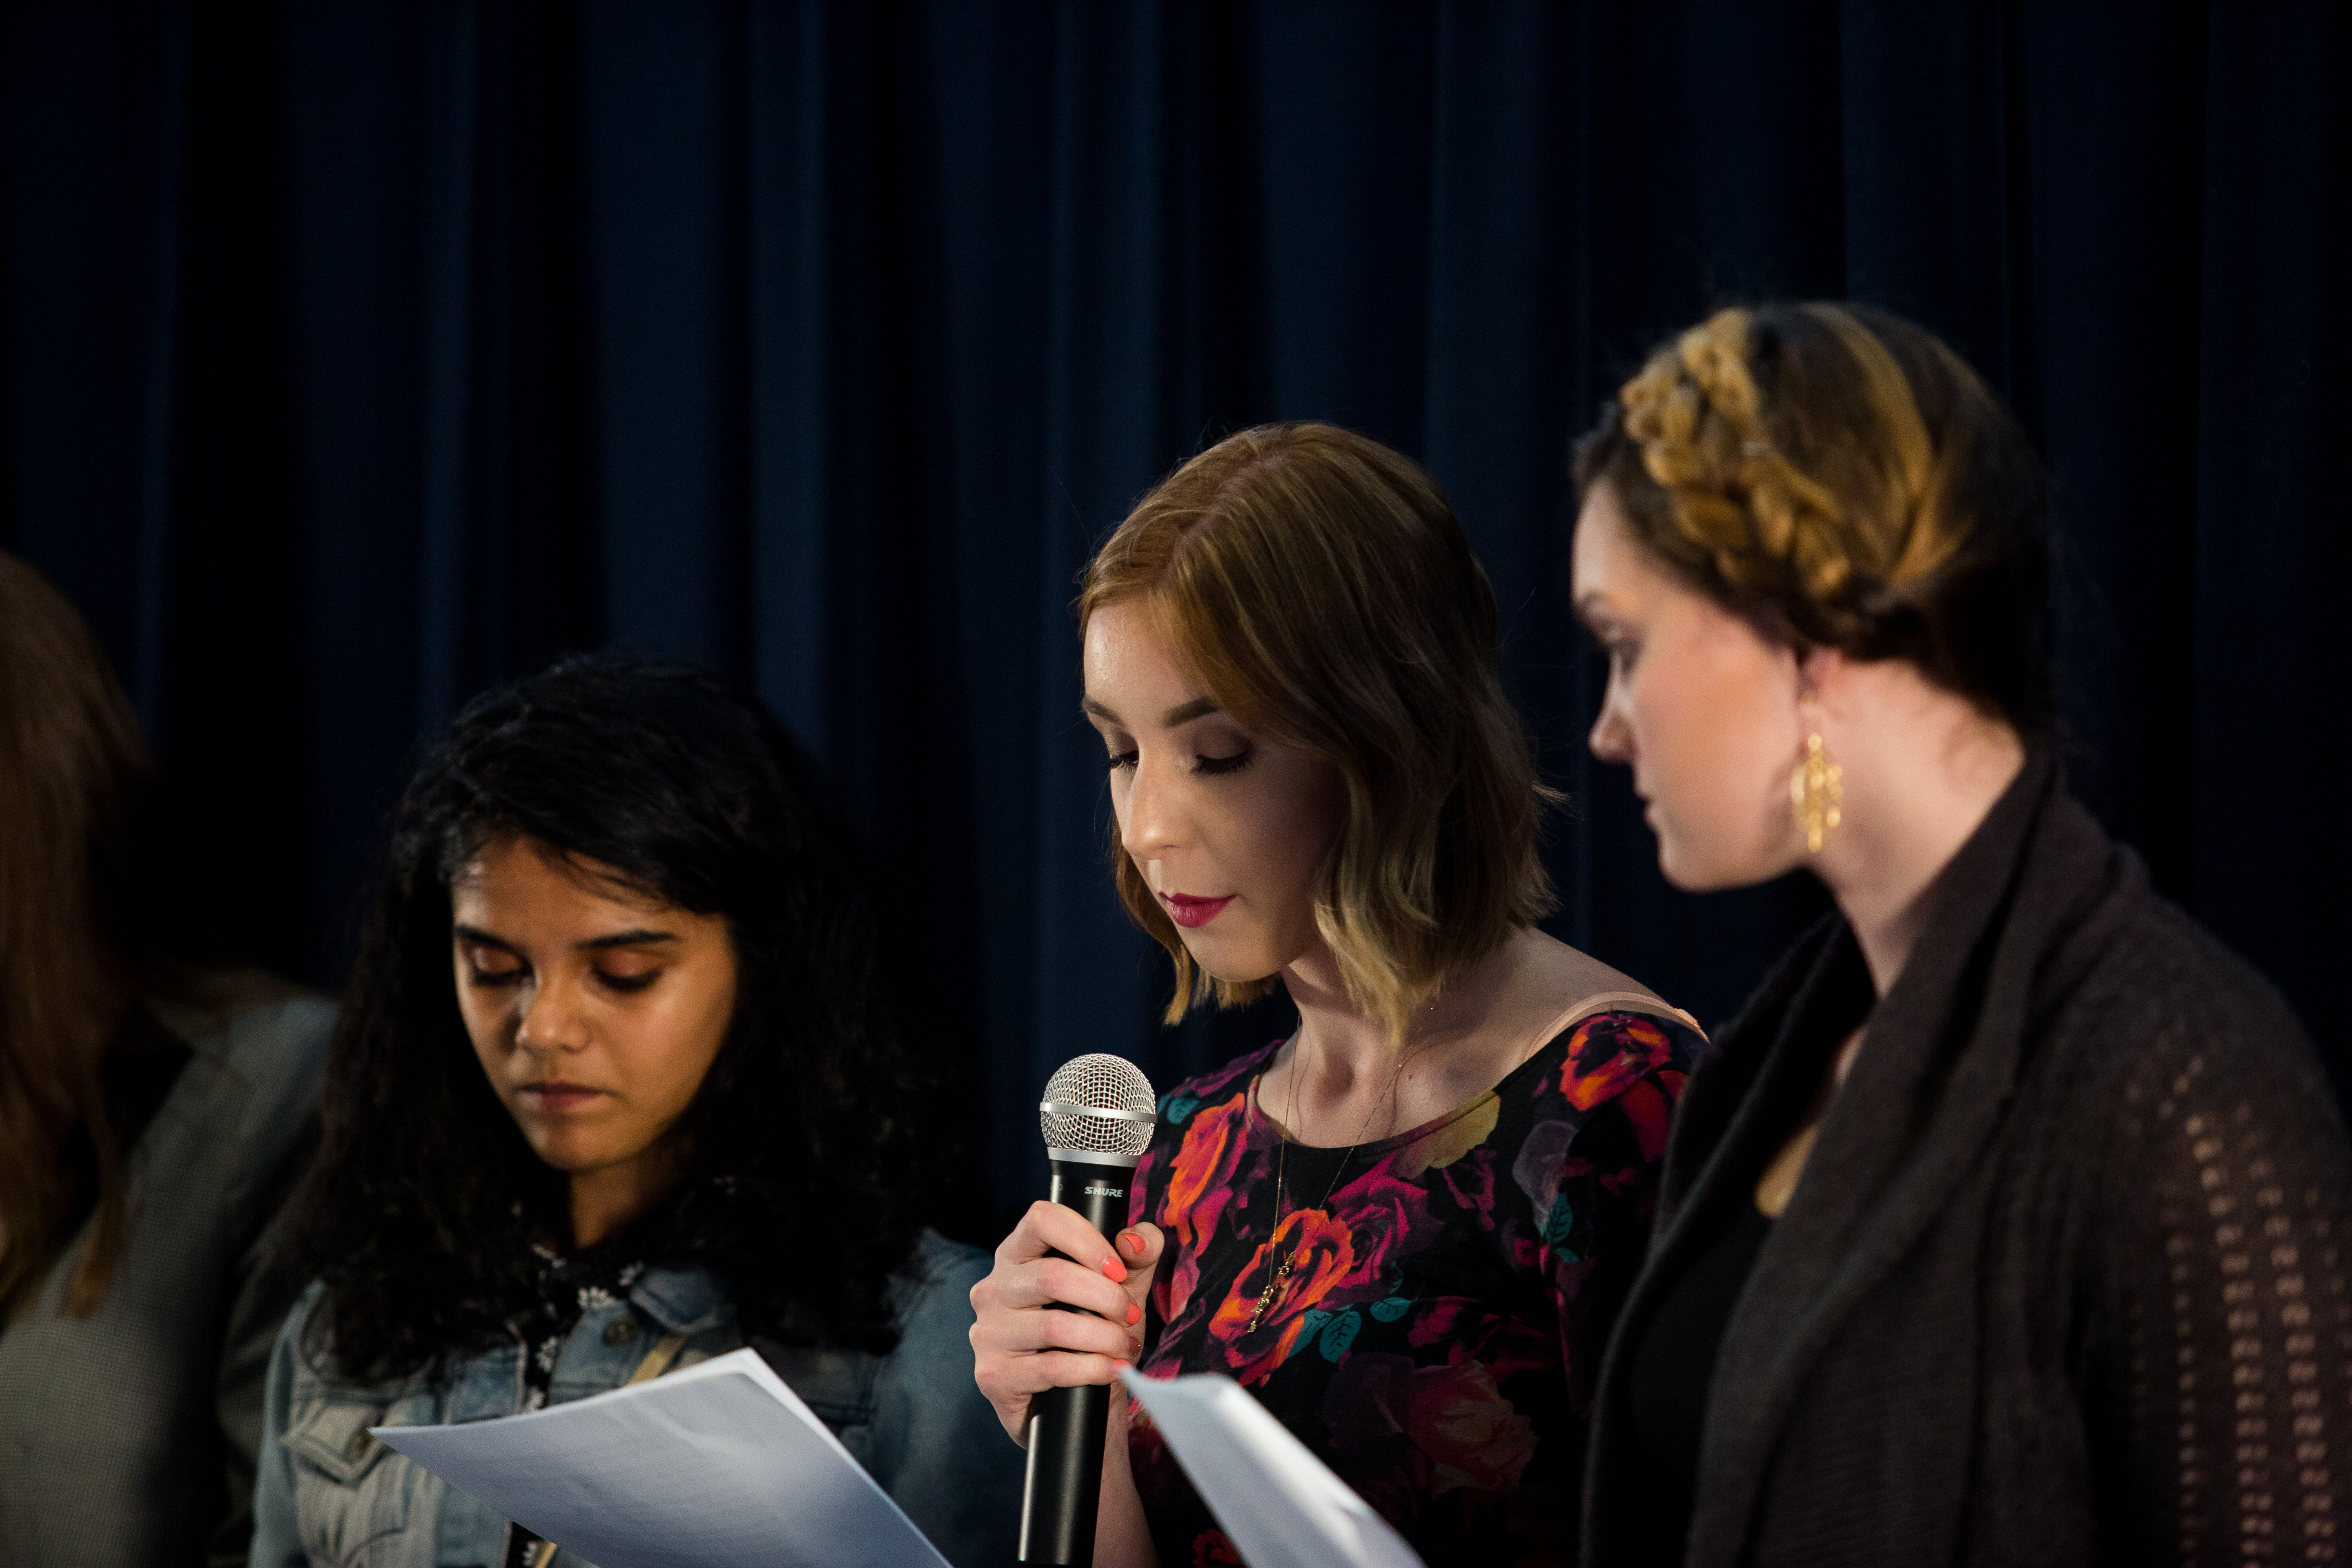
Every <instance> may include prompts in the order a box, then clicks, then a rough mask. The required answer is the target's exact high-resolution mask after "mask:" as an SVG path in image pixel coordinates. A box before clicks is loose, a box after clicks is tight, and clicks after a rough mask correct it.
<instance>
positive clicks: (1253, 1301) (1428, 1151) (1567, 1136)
mask: <svg viewBox="0 0 2352 1568" xmlns="http://www.w3.org/2000/svg"><path fill="white" fill-rule="evenodd" d="M1277 1048H1279V1047H1278V1045H1276V1046H1267V1047H1265V1048H1264V1049H1262V1050H1258V1051H1255V1052H1253V1053H1251V1054H1250V1055H1248V1056H1245V1057H1243V1058H1240V1059H1239V1060H1237V1061H1234V1062H1232V1063H1229V1064H1227V1065H1226V1066H1225V1067H1223V1068H1219V1069H1218V1070H1217V1071H1215V1072H1213V1073H1210V1074H1208V1075H1206V1076H1204V1077H1202V1078H1198V1079H1192V1080H1190V1081H1188V1082H1185V1083H1183V1084H1180V1085H1179V1086H1177V1088H1175V1089H1172V1090H1171V1091H1170V1092H1169V1093H1168V1094H1167V1095H1166V1096H1165V1097H1164V1098H1163V1099H1162V1100H1160V1125H1159V1127H1158V1128H1157V1129H1156V1130H1155V1131H1154V1133H1153V1138H1152V1143H1151V1147H1150V1151H1149V1152H1146V1154H1145V1155H1144V1158H1143V1162H1142V1163H1141V1165H1140V1166H1139V1168H1138V1171H1137V1180H1136V1196H1135V1198H1134V1200H1133V1205H1134V1206H1133V1210H1132V1215H1131V1220H1150V1222H1152V1223H1153V1224H1154V1225H1157V1226H1160V1229H1161V1230H1162V1231H1164V1232H1165V1233H1166V1235H1167V1238H1168V1252H1167V1256H1166V1258H1165V1259H1164V1260H1163V1261H1162V1263H1161V1265H1160V1272H1159V1275H1158V1277H1157V1278H1156V1279H1154V1280H1153V1282H1152V1287H1151V1293H1150V1301H1149V1303H1148V1306H1147V1310H1146V1311H1147V1315H1146V1319H1145V1324H1144V1328H1145V1336H1146V1338H1145V1342H1146V1345H1147V1347H1148V1348H1147V1349H1146V1350H1145V1352H1144V1353H1143V1356H1142V1358H1141V1360H1140V1362H1139V1367H1140V1370H1141V1371H1142V1372H1143V1373H1145V1374H1146V1375H1149V1376H1154V1377H1172V1376H1175V1375H1176V1374H1178V1373H1193V1372H1218V1373H1224V1374H1225V1375H1227V1376H1229V1377H1232V1378H1234V1380H1236V1381H1237V1382H1239V1383H1240V1384H1242V1385H1243V1386H1244V1387H1245V1388H1247V1389H1249V1390H1250V1391H1251V1393H1253V1394H1255V1395H1256V1396H1257V1398H1258V1399H1259V1401H1260V1402H1261V1403H1263V1404H1264V1405H1265V1407H1266V1408H1267V1409H1268V1410H1269V1411H1271V1412H1272V1413H1273V1414H1274V1415H1275V1416H1276V1418H1277V1419H1279V1420H1280V1421H1281V1422H1282V1424H1283V1425H1284V1426H1286V1427H1288V1428H1289V1429H1290V1430H1291V1432H1292V1433H1294V1434H1295V1435H1296V1436H1297V1437H1298V1438H1299V1439H1300V1440H1301V1441H1302V1442H1304V1443H1305V1444H1306V1445H1307V1447H1308V1448H1309V1449H1311V1450H1312V1451H1313V1452H1314V1453H1315V1454H1316V1455H1318V1457H1319V1458H1322V1460H1323V1461H1324V1462H1325V1463H1326V1464H1328V1465H1329V1466H1330V1467H1331V1468H1332V1469H1333V1470H1334V1471H1336V1472H1337V1473H1338V1474H1339V1479H1342V1480H1344V1481H1346V1482H1347V1483H1348V1484H1349V1486H1351V1487H1353V1488H1354V1489H1356V1490H1357V1491H1358V1492H1360V1493H1361V1494H1362V1495H1363V1497H1364V1498H1365V1499H1366V1500H1368V1501H1370V1503H1371V1505H1372V1506H1373V1507H1374V1508H1375V1509H1377V1510H1380V1512H1381V1514H1382V1515H1383V1516H1385V1517H1386V1518H1387V1519H1388V1521H1389V1522H1390V1523H1391V1524H1393V1525H1395V1526H1396V1528H1397V1529H1398V1531H1401V1532H1402V1534H1403V1536H1404V1537H1405V1539H1406V1540H1407V1541H1409V1542H1412V1546H1413V1548H1414V1550H1416V1551H1417V1552H1420V1553H1421V1555H1422V1556H1423V1559H1424V1560H1426V1561H1427V1562H1428V1563H1430V1564H1432V1568H1444V1565H1446V1564H1450V1563H1478V1564H1482V1565H1495V1564H1505V1563H1554V1562H1557V1563H1565V1562H1568V1561H1570V1559H1571V1558H1572V1557H1573V1555H1574V1552H1575V1544H1576V1539H1577V1514H1578V1499H1579V1487H1580V1478H1581V1476H1582V1473H1583V1460H1584V1433H1585V1425H1586V1421H1587V1419H1588V1417H1589V1415H1590V1412H1591V1400H1592V1391H1593V1386H1594V1384H1595V1382H1596V1380H1597V1379H1598V1377H1599V1374H1600V1369H1601V1352H1602V1349H1603V1347H1604V1346H1605V1345H1606V1343H1607V1341H1608V1337H1609V1330H1610V1326H1611V1324H1612V1321H1614V1320H1615V1318H1616V1315H1617V1310H1618V1309H1619V1307H1620V1306H1621V1305H1622V1302H1623V1300H1624V1299H1625V1293H1626V1290H1627V1289H1628V1288H1629V1287H1630V1286H1631V1284H1632V1282H1633V1276H1634V1274H1635V1273H1636V1272H1637V1271H1638V1269H1639V1268H1640V1267H1641V1263H1642V1257H1643V1251H1644V1249H1645V1247H1646V1246H1647V1243H1648V1239H1649V1228H1650V1216H1651V1212H1652V1209H1653V1207H1654V1204H1655V1201H1656V1195H1657V1178H1658V1168H1659V1163H1660V1161H1661V1159H1662V1158H1663V1156H1664V1152H1665V1143H1666V1128H1667V1124H1668V1122H1669V1121H1670V1120H1671V1119H1672V1116H1673V1111H1674V1105H1675V1099H1676V1097H1677V1096H1679V1095H1680V1093H1681V1092H1682V1086H1683V1082H1684V1079H1685V1075H1686V1074H1687V1073H1688V1072H1689V1071H1690V1070H1691V1068H1692V1067H1693V1066H1694V1065H1695V1064H1696V1060H1697V1058H1698V1055H1699V1053H1700V1052H1701V1051H1702V1050H1703V1049H1704V1048H1705V1042H1704V1040H1703V1039H1702V1037H1700V1035H1699V1034H1698V1032H1697V1031H1696V1029H1693V1028H1691V1027H1689V1026H1686V1025H1685V1024H1682V1023H1679V1022H1676V1021H1675V1020H1674V1019H1672V1018H1668V1017H1664V1016H1653V1015H1651V1014H1648V1013H1640V1012H1630V1011H1612V1012H1603V1013H1597V1014H1593V1015H1591V1016H1587V1017H1585V1018H1583V1019H1582V1020H1580V1021H1579V1022H1577V1023H1576V1024H1574V1026H1572V1027H1570V1028H1569V1029H1567V1030H1565V1031H1563V1032H1562V1033H1561V1034H1559V1035H1558V1036H1556V1037H1553V1038H1552V1039H1551V1040H1550V1041H1549V1043H1547V1044H1546V1045H1545V1046H1544V1047H1542V1048H1541V1049H1540V1050H1538V1051H1537V1052H1536V1054H1535V1055H1534V1056H1533V1057H1531V1058H1528V1060H1527V1061H1526V1062H1524V1063H1522V1064H1521V1065H1520V1066H1519V1067H1518V1068H1516V1069H1514V1070H1513V1071H1512V1072H1511V1074H1510V1075H1509V1076H1508V1077H1507V1078H1505V1079H1503V1081H1502V1082H1501V1083H1499V1084H1497V1085H1496V1087H1495V1088H1494V1089H1490V1090H1488V1091H1487V1092H1486V1093H1485V1094H1482V1095H1480V1096H1478V1097H1477V1098H1476V1099H1475V1100H1471V1101H1470V1102H1469V1103H1468V1104H1466V1105H1464V1106H1461V1107H1459V1108H1457V1109H1455V1110H1452V1111H1449V1112H1447V1113H1446V1114H1445V1115H1444V1116H1441V1117H1439V1118H1437V1119H1436V1120H1435V1121H1429V1122H1426V1123H1424V1124H1423V1125H1422V1126H1419V1127H1415V1128H1413V1129H1412V1130H1411V1131H1406V1132H1403V1133H1401V1134H1399V1135H1397V1136H1395V1137H1393V1138H1389V1139H1385V1140H1383V1141H1381V1142H1376V1143H1367V1144H1365V1145H1363V1146H1361V1147H1360V1148H1358V1149H1356V1150H1355V1151H1354V1152H1353V1153H1352V1155H1350V1154H1349V1152H1348V1151H1345V1150H1341V1149H1316V1148H1309V1147H1307V1146H1304V1145H1300V1144H1292V1145H1291V1146H1290V1148H1289V1151H1288V1153H1287V1154H1286V1156H1285V1160H1284V1163H1285V1166H1286V1169H1285V1173H1284V1176H1283V1185H1284V1187H1285V1189H1286V1190H1285V1191H1284V1193H1283V1194H1282V1195H1281V1200H1280V1211H1281V1223H1280V1226H1279V1228H1276V1226H1275V1218H1276V1193H1275V1184H1276V1177H1275V1172H1276V1151H1277V1149H1278V1148H1279V1147H1280V1144H1281V1142H1282V1131H1281V1128H1280V1124H1279V1123H1277V1122H1276V1121H1275V1120H1274V1119H1273V1118H1272V1117H1270V1116H1268V1115H1267V1114H1266V1113H1265V1111H1264V1110H1262V1109H1260V1107H1259V1106H1258V1104H1257V1096H1256V1085H1257V1080H1258V1077H1259V1075H1260V1074H1261V1073H1262V1072H1263V1071H1264V1070H1265V1068H1266V1067H1267V1065H1268V1064H1269V1063H1270V1062H1271V1060H1272V1059H1273V1057H1274V1054H1275V1052H1276V1049H1277ZM1327 1186H1328V1190H1329V1194H1330V1196H1329V1201H1328V1205H1324V1204H1322V1203H1321V1202H1319V1200H1320V1199H1321V1197H1322V1194H1324V1193H1325V1191H1326V1190H1327ZM1269 1231H1271V1232H1272V1235H1271V1236H1269V1234H1268V1233H1269ZM1286 1258H1288V1259H1290V1260H1291V1261H1292V1268H1291V1272H1290V1274H1289V1275H1288V1276H1287V1278H1285V1279H1279V1280H1277V1279H1276V1274H1277V1272H1278V1270H1279V1268H1280V1266H1281V1264H1282V1262H1283V1260H1284V1259H1286ZM1270 1283H1271V1284H1274V1286H1275V1292H1274V1294H1273V1295H1272V1297H1271V1298H1269V1299H1267V1303H1266V1307H1265V1311H1264V1312H1263V1313H1259V1312H1258V1306H1259V1302H1260V1300H1261V1298H1262V1297H1264V1296H1265V1292H1266V1289H1267V1287H1268V1285H1269V1284H1270ZM1254 1315H1255V1316H1256V1319H1257V1321H1256V1322H1255V1325H1254V1326H1253V1324H1252V1318H1253V1316H1254ZM1129 1456H1130V1458H1131V1460H1132V1462H1133V1467H1134V1470H1135V1478H1136V1484H1137V1487H1138V1489H1139V1491H1140V1493H1141V1495H1142V1499H1143V1505H1144V1510H1145V1513H1146V1515H1147V1516H1148V1518H1149V1519H1150V1524H1151V1533H1152V1537H1153V1540H1154V1542H1155V1543H1156V1544H1157V1547H1158V1550H1159V1554H1160V1564H1161V1568H1192V1565H1193V1564H1199V1563H1238V1562H1239V1561H1240V1558H1239V1556H1238V1554H1237V1553H1236V1552H1234V1547H1233V1545H1232V1543H1231V1542H1228V1541H1227V1540H1226V1538H1225V1535H1224V1533H1223V1531H1221V1530H1219V1529H1218V1528H1217V1524H1216V1521H1215V1520H1214V1519H1213V1517H1212V1516H1211V1514H1210V1512H1209V1510H1208V1508H1207V1507H1206V1505H1205V1504H1204V1503H1203V1502H1202V1500H1201V1498H1200V1496H1199V1494H1198V1493H1196V1492H1195V1491H1194V1490H1193V1489H1192V1485H1191V1483H1190V1482H1189V1481H1187V1480H1186V1479H1185V1478H1184V1475H1183V1472H1182V1471H1181V1469H1180V1468H1178V1466H1177V1463H1176V1460H1175V1458H1174V1457H1173V1456H1172V1455H1171V1453H1170V1452H1169V1450H1168V1447H1167V1445H1166V1443H1165V1442H1164V1441H1163V1440H1162V1439H1161V1437H1160V1433H1159V1432H1158V1430H1157V1429H1156V1428H1154V1427H1153V1426H1152V1425H1151V1423H1150V1419H1149V1418H1148V1417H1146V1416H1144V1415H1143V1414H1142V1413H1141V1412H1140V1411H1137V1412H1136V1413H1135V1419H1134V1420H1133V1422H1132V1423H1131V1424H1130V1426H1129Z"/></svg>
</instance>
